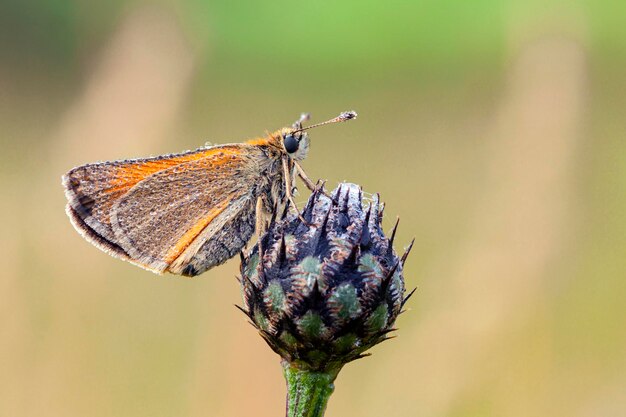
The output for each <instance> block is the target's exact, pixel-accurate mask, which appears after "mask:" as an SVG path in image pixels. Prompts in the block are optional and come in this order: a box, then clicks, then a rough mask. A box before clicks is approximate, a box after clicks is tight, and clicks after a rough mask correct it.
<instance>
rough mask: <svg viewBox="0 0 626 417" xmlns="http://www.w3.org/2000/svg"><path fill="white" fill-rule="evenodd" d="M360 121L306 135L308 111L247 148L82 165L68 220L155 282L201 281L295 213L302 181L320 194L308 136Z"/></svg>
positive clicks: (70, 179) (73, 173)
mask: <svg viewBox="0 0 626 417" xmlns="http://www.w3.org/2000/svg"><path fill="white" fill-rule="evenodd" d="M356 116H357V114H356V112H354V111H349V112H343V113H341V114H340V115H339V116H337V117H335V118H333V119H330V120H327V121H325V122H322V123H318V124H315V125H311V126H307V127H303V123H304V122H305V121H307V120H309V115H308V114H306V113H304V114H303V115H302V116H301V117H300V119H299V120H298V121H296V122H295V123H294V124H293V125H292V126H291V127H285V128H282V129H279V130H278V131H276V132H273V133H268V134H267V136H265V137H260V138H256V139H252V140H248V141H246V142H244V143H235V144H225V145H215V146H206V147H203V148H199V149H197V150H194V151H188V152H183V153H179V154H170V155H162V156H157V157H152V158H142V159H129V160H119V161H109V162H100V163H94V164H86V165H81V166H79V167H76V168H74V169H72V170H70V171H69V172H68V173H67V174H65V175H64V176H63V178H62V184H63V187H64V189H65V195H66V197H67V200H68V203H67V207H66V212H67V214H68V216H69V218H70V221H71V223H72V225H73V226H74V227H75V228H76V230H77V231H78V233H80V234H81V235H82V236H83V237H84V238H85V239H86V240H87V241H89V242H90V243H92V244H93V245H95V246H96V247H98V248H99V249H101V250H103V251H104V252H106V253H108V254H109V255H112V256H114V257H116V258H120V259H123V260H125V261H128V262H130V263H132V264H135V265H137V266H140V267H142V268H145V269H147V270H149V271H152V272H155V273H158V274H163V273H165V272H168V273H172V274H178V275H184V276H196V275H199V274H201V273H203V272H205V271H207V270H209V269H210V268H212V267H214V266H217V265H220V264H222V263H224V262H225V261H227V260H228V259H230V258H232V257H233V256H235V255H236V254H237V253H239V252H240V251H241V250H242V249H243V248H244V247H245V246H246V244H247V243H248V241H249V240H250V239H251V237H252V236H253V234H256V236H257V237H258V236H260V235H261V234H262V233H263V232H264V229H265V227H266V223H267V219H268V218H270V217H271V216H272V214H274V213H276V212H277V211H278V210H285V209H286V208H287V206H291V207H294V208H295V210H296V211H298V209H297V206H296V204H295V202H294V200H293V191H294V184H295V181H296V177H300V178H301V179H302V181H303V182H304V184H305V185H306V186H307V187H308V188H309V189H311V190H315V189H316V185H315V184H314V183H313V182H312V181H311V180H310V179H309V178H308V177H307V175H306V173H305V172H304V170H303V168H302V166H301V165H300V161H302V160H303V159H305V158H306V156H307V153H308V151H309V144H310V142H309V137H308V133H307V132H306V130H309V129H311V128H314V127H318V126H323V125H326V124H330V123H337V122H343V121H346V120H351V119H354V118H356ZM298 213H299V212H298ZM299 215H300V214H299ZM300 216H301V215H300Z"/></svg>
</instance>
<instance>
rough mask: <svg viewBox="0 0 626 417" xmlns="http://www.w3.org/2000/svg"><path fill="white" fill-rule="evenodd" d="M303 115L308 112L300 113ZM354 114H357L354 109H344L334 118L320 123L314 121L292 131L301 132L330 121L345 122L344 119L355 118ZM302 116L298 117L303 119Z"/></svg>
mask: <svg viewBox="0 0 626 417" xmlns="http://www.w3.org/2000/svg"><path fill="white" fill-rule="evenodd" d="M305 115H306V116H307V117H308V114H307V113H303V115H302V116H303V117H304V116H305ZM356 116H357V114H356V112H355V111H354V110H351V111H344V112H343V113H341V114H340V115H339V116H337V117H334V118H332V119H330V120H326V121H325V122H322V123H316V124H314V125H311V126H307V127H300V128H299V129H297V130H294V131H293V132H292V133H296V132H303V131H305V130H309V129H313V128H314V127H319V126H324V125H329V124H331V123H339V122H346V121H348V120H352V119H356ZM303 117H301V118H300V120H302V119H303ZM304 120H307V119H304ZM304 120H302V121H304ZM300 123H301V122H300Z"/></svg>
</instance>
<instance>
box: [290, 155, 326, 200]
mask: <svg viewBox="0 0 626 417" xmlns="http://www.w3.org/2000/svg"><path fill="white" fill-rule="evenodd" d="M293 164H294V166H295V167H296V171H297V172H298V176H299V177H300V178H301V179H302V182H304V185H306V187H307V188H308V189H309V190H311V191H320V192H321V193H322V194H324V195H325V196H326V197H328V198H332V197H331V196H330V195H328V193H326V191H324V182H322V183H321V185H318V184H319V182H318V183H317V184H314V183H313V181H311V179H310V178H309V177H308V176H307V175H306V172H304V169H303V168H302V165H300V164H299V163H298V162H297V161H293Z"/></svg>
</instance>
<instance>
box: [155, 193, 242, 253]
mask: <svg viewBox="0 0 626 417" xmlns="http://www.w3.org/2000/svg"><path fill="white" fill-rule="evenodd" d="M229 202H230V199H228V200H226V201H223V202H222V203H220V204H219V205H217V206H216V207H214V208H212V209H211V211H209V212H208V213H207V215H206V216H204V217H203V218H202V219H200V221H199V222H198V223H196V224H195V225H193V227H192V228H191V229H189V230H187V231H186V232H185V234H184V235H183V236H182V237H181V238H180V239H179V240H178V242H176V244H175V245H174V246H173V247H172V248H171V249H170V250H169V251H168V252H167V254H166V255H165V259H164V261H165V262H166V263H168V264H171V263H172V262H174V261H175V260H176V258H178V257H179V256H180V254H181V253H183V251H184V250H185V249H187V247H188V246H189V245H191V242H193V241H194V239H195V238H196V237H198V235H199V234H200V233H201V232H202V231H203V230H204V229H205V228H206V227H207V226H208V225H209V224H210V223H211V222H212V221H213V219H215V218H216V217H217V216H219V215H220V213H222V212H223V211H224V209H225V208H226V207H227V206H228V203H229Z"/></svg>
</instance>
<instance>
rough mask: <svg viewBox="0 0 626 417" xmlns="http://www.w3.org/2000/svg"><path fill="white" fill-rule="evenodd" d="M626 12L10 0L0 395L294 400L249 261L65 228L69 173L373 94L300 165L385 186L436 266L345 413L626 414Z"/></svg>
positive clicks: (413, 4) (353, 383) (268, 404)
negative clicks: (260, 319) (95, 241)
mask: <svg viewBox="0 0 626 417" xmlns="http://www.w3.org/2000/svg"><path fill="white" fill-rule="evenodd" d="M625 16H626V6H624V3H623V2H618V1H608V0H607V1H592V0H586V1H582V0H580V1H576V0H574V1H572V0H569V1H535V0H532V1H521V0H519V1H496V0H477V1H460V0H438V1H434V0H421V1H387V2H379V1H316V2H292V1H273V2H247V3H246V2H232V1H230V2H229V1H224V0H220V1H206V2H205V1H200V0H190V1H184V2H174V1H167V0H163V1H129V2H126V1H122V0H114V1H110V2H80V1H70V0H53V1H38V0H30V1H28V0H27V1H24V0H22V1H17V0H3V1H2V3H0V146H1V147H0V150H1V152H0V190H1V193H2V194H1V195H0V222H1V224H0V226H1V227H2V235H1V237H0V253H1V254H2V255H3V256H4V259H3V261H2V264H3V265H2V272H1V273H0V274H1V277H2V278H1V279H0V294H2V299H1V301H0V415H2V416H84V415H88V416H96V417H97V416H241V415H255V416H277V415H283V413H284V390H285V388H284V381H283V379H282V375H281V369H280V366H279V363H278V357H276V356H275V354H274V353H273V352H271V351H270V349H269V348H267V346H265V345H264V343H263V342H262V340H261V338H260V337H259V336H258V335H257V334H256V333H255V331H254V330H253V329H252V327H250V326H249V325H247V324H246V322H245V320H244V317H243V315H242V314H241V313H240V312H238V311H237V310H236V309H235V308H234V307H233V304H235V303H239V302H240V295H239V288H238V284H237V282H236V281H235V279H234V276H235V275H236V274H237V272H238V262H237V260H233V261H230V262H228V263H227V264H226V265H224V266H222V267H219V268H216V269H214V270H211V271H209V272H208V273H206V274H204V275H203V276H201V277H199V278H197V279H193V280H188V279H181V278H177V277H174V276H166V277H157V276H155V275H152V274H150V273H149V272H146V271H143V270H140V269H138V268H135V267H132V266H131V265H129V264H126V263H123V262H121V261H119V260H115V259H113V258H111V257H109V256H107V255H105V254H103V253H102V252H100V251H98V250H97V249H95V248H94V247H92V246H91V245H89V244H88V243H86V242H85V241H84V240H82V239H81V238H80V237H79V235H78V234H77V233H76V232H75V231H74V230H73V229H72V227H71V226H70V223H69V221H68V220H67V218H66V216H65V213H64V204H65V199H64V196H63V192H62V188H61V185H60V177H61V175H62V174H63V173H64V172H66V171H67V170H69V169H70V168H72V167H73V166H76V165H80V164H83V163H87V162H94V161H98V160H111V159H119V158H130V157H141V156H148V155H157V154H162V153H170V152H177V151H182V150H185V149H192V148H196V147H198V146H201V145H203V144H204V143H205V142H206V141H211V142H213V143H226V142H237V141H241V140H243V139H246V138H249V137H254V136H256V135H261V134H263V133H264V132H265V130H273V129H277V128H279V127H281V126H284V125H289V124H291V122H293V120H295V119H296V118H297V117H298V115H299V114H300V112H302V111H308V112H311V113H312V115H313V120H314V121H320V120H322V119H325V118H329V117H332V116H334V115H336V114H337V113H338V112H340V111H343V110H350V109H355V110H357V111H358V112H359V116H360V117H359V119H357V121H355V122H351V123H349V124H345V125H340V126H335V127H325V128H322V129H319V130H315V131H313V132H311V138H312V141H313V143H312V148H311V152H310V153H309V158H308V159H307V160H306V161H305V162H304V166H305V168H306V169H307V171H308V173H309V175H310V176H311V177H312V178H325V179H328V180H329V185H330V186H331V187H334V185H335V184H336V183H337V182H338V181H342V180H349V181H352V182H357V183H359V184H361V185H363V187H364V188H365V190H366V191H368V192H380V193H381V194H382V198H383V200H385V201H386V202H387V209H386V215H387V216H388V217H387V218H386V220H385V222H386V223H385V224H386V227H388V228H390V227H391V226H392V224H393V222H394V221H395V216H396V215H399V216H400V217H401V219H402V220H401V227H400V232H399V236H398V239H397V242H398V249H399V250H401V249H402V245H403V244H406V243H408V242H409V240H410V239H411V238H412V237H413V236H415V237H416V238H417V240H416V246H415V248H414V250H413V255H412V257H411V258H410V260H409V262H408V263H407V269H406V280H407V285H408V287H410V288H412V287H415V286H417V287H418V291H417V293H416V294H415V295H414V297H413V298H412V300H411V303H410V307H411V309H410V311H409V312H407V313H406V314H404V315H402V316H401V317H400V319H399V320H398V323H397V324H398V326H399V328H400V331H399V332H398V335H399V337H398V338H397V339H395V340H393V341H391V342H387V343H384V344H383V345H381V346H378V347H376V348H374V349H373V354H374V355H373V357H371V358H368V359H365V360H362V361H358V362H356V363H353V364H350V365H348V366H346V368H344V370H343V371H342V373H341V374H340V375H339V378H338V379H337V382H336V391H335V394H334V395H333V397H332V398H331V400H330V404H329V409H328V413H327V414H328V415H329V416H424V417H430V416H437V417H439V416H449V417H461V416H499V417H500V416H506V417H509V416H520V417H521V416H524V417H526V416H574V417H576V416H593V417H596V416H603V417H606V416H624V415H626V395H624V393H625V392H626V354H625V352H626V323H625V313H626V308H625V301H624V300H625V299H626V279H625V278H626V216H625V215H624V213H625V212H626V198H625V195H626V194H625V193H626V140H625V139H626V117H625V114H626V113H625V109H626V72H625V71H624V69H625V68H626V25H625V24H624V17H625ZM300 188H301V189H302V188H303V187H302V186H301V187H300ZM305 198H306V193H304V192H303V193H302V195H301V196H300V197H299V200H300V201H304V200H305Z"/></svg>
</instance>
